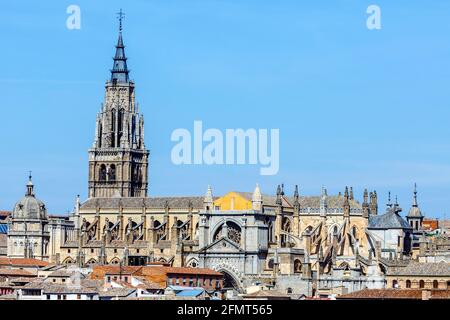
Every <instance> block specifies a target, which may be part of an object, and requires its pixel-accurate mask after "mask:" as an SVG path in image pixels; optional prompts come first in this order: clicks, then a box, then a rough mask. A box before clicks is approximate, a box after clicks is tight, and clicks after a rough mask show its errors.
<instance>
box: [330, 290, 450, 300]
mask: <svg viewBox="0 0 450 320" xmlns="http://www.w3.org/2000/svg"><path fill="white" fill-rule="evenodd" d="M423 291H426V290H422V289H372V290H370V289H366V290H362V291H356V292H352V293H349V294H344V295H341V296H339V297H337V298H338V299H381V300H386V299H403V300H405V299H407V300H422V292H423ZM429 291H430V293H431V296H430V299H450V290H429Z"/></svg>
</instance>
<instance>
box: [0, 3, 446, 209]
mask: <svg viewBox="0 0 450 320" xmlns="http://www.w3.org/2000/svg"><path fill="white" fill-rule="evenodd" d="M70 4H76V5H79V6H80V8H81V29H80V30H68V29H67V28H66V19H67V17H68V14H67V13H66V8H67V6H69V5H70ZM370 4H377V5H379V6H380V7H381V10H382V29H381V30H379V31H370V30H368V29H367V28H366V18H367V14H366V8H367V7H368V5H370ZM119 8H123V10H124V11H125V13H126V18H125V21H124V41H125V45H126V46H127V47H126V54H127V56H128V57H129V60H128V65H129V68H130V69H131V77H132V78H133V79H134V80H135V82H136V85H137V100H138V101H139V103H140V106H141V110H142V111H143V113H144V115H145V121H146V123H145V124H146V127H145V130H146V131H145V133H146V144H147V146H148V147H149V148H150V150H151V158H150V171H149V173H150V188H149V193H150V195H198V194H203V193H204V192H205V190H206V187H207V185H208V184H211V185H212V186H213V190H214V193H215V194H217V195H219V194H223V193H225V192H227V191H231V190H238V191H252V190H253V189H254V185H255V183H257V182H258V183H259V184H260V185H261V188H262V190H263V192H265V193H273V192H274V191H275V189H276V185H277V184H278V183H285V184H286V191H287V193H292V192H293V186H294V185H295V184H299V186H300V191H301V193H302V194H306V195H311V194H317V193H319V192H320V188H321V186H322V185H325V186H327V188H328V189H329V193H337V192H339V191H343V189H344V187H345V186H346V185H349V186H353V188H354V189H355V196H356V197H358V198H361V196H362V191H363V188H364V187H367V188H369V189H370V190H373V189H376V190H377V192H378V194H379V200H380V203H379V204H380V208H381V209H382V210H384V203H386V198H387V192H388V191H389V190H391V191H392V193H393V194H394V195H398V199H399V202H400V204H401V206H402V207H403V208H404V210H405V211H406V210H407V209H409V207H410V204H411V200H412V188H413V184H414V182H417V184H418V188H419V204H420V206H421V208H422V209H423V211H424V212H425V213H426V214H427V215H428V216H431V217H444V214H446V213H449V211H450V198H449V194H450V161H449V160H450V142H449V135H450V127H449V125H448V121H449V119H450V108H449V102H450V90H449V85H450V24H449V23H448V20H449V18H450V2H449V1H446V0H435V1H425V0H424V1H406V0H404V1H402V0H399V1H378V0H377V1H362V0H337V1H332V2H331V1H321V2H320V3H318V1H309V2H308V3H306V1H294V0H292V1H287V0H284V1H262V0H258V1H257V0H247V1H242V0H220V1H219V0H216V1H215V0H208V1H207V0H171V1H167V0H151V1H147V0H146V1H144V0H141V1H114V0H113V1H87V0H86V1H39V2H36V1H21V0H19V1H9V2H8V3H4V4H3V5H2V10H1V12H0V28H1V29H0V30H1V31H0V34H1V39H2V41H3V43H4V44H3V45H2V50H1V54H0V58H1V61H2V72H1V73H0V90H1V91H0V93H1V97H2V99H1V101H2V119H3V121H2V123H1V125H0V134H1V137H2V148H0V153H1V157H0V158H1V161H0V177H1V179H2V183H1V184H0V209H4V210H10V209H12V207H13V206H14V203H15V202H16V201H17V200H18V199H19V198H20V197H21V196H22V195H23V194H24V191H25V183H26V180H27V172H28V170H32V171H33V176H34V181H35V184H36V192H37V195H38V197H39V198H41V199H42V200H44V201H45V202H46V204H47V206H48V208H49V211H50V212H51V213H65V212H67V210H71V209H72V208H73V203H74V198H75V196H76V195H77V194H80V195H81V196H82V198H86V194H87V149H88V148H89V147H90V146H91V144H92V141H93V137H94V126H95V116H96V113H97V112H98V110H99V108H100V103H101V102H102V99H103V95H104V82H105V80H106V79H107V78H108V77H109V69H110V68H111V66H112V59H111V58H112V56H113V54H114V45H115V43H116V40H117V20H116V15H115V13H116V12H117V11H118V9H119ZM194 120H202V121H203V124H204V126H205V127H206V128H219V129H226V128H267V129H270V128H279V129H280V139H281V141H280V144H281V145H280V162H281V163H280V171H279V173H278V175H276V176H272V177H263V176H260V175H259V166H175V165H173V164H172V163H171V160H170V151H171V148H172V147H173V145H174V143H173V142H171V141H170V135H171V133H172V131H173V130H174V129H177V128H188V129H191V130H192V127H193V122H194ZM447 217H448V215H447Z"/></svg>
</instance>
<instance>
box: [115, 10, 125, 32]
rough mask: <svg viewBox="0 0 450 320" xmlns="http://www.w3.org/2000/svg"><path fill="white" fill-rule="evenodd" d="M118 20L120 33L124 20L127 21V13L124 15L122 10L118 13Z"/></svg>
mask: <svg viewBox="0 0 450 320" xmlns="http://www.w3.org/2000/svg"><path fill="white" fill-rule="evenodd" d="M117 18H118V19H119V31H122V20H123V19H125V13H123V11H122V8H120V11H119V12H117Z"/></svg>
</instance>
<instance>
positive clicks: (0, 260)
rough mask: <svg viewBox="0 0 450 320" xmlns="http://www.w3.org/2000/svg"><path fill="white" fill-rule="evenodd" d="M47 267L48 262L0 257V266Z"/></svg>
mask: <svg viewBox="0 0 450 320" xmlns="http://www.w3.org/2000/svg"><path fill="white" fill-rule="evenodd" d="M48 265H49V263H48V262H46V261H42V260H37V259H28V258H27V259H25V258H6V257H0V266H30V267H34V266H35V267H46V266H48Z"/></svg>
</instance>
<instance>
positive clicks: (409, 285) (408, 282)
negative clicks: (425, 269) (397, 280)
mask: <svg viewBox="0 0 450 320" xmlns="http://www.w3.org/2000/svg"><path fill="white" fill-rule="evenodd" d="M406 288H408V289H411V280H406Z"/></svg>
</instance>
